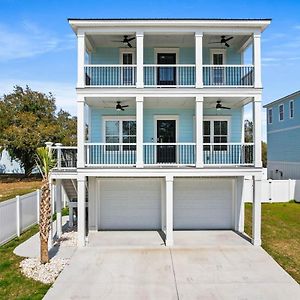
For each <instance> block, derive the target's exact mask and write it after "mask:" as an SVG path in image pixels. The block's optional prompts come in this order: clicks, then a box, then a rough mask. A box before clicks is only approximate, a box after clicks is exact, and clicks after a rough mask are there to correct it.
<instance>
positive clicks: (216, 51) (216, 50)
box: [209, 48, 241, 66]
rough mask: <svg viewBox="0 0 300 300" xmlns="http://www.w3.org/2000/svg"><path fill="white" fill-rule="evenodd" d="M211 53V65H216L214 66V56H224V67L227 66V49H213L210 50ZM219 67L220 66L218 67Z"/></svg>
mask: <svg viewBox="0 0 300 300" xmlns="http://www.w3.org/2000/svg"><path fill="white" fill-rule="evenodd" d="M209 51H210V64H211V65H214V64H213V57H214V54H222V55H223V64H222V66H223V65H226V61H227V57H226V54H227V52H226V49H221V48H212V49H209ZM216 66H218V65H216ZM238 66H241V65H238Z"/></svg>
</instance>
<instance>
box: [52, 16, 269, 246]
mask: <svg viewBox="0 0 300 300" xmlns="http://www.w3.org/2000/svg"><path fill="white" fill-rule="evenodd" d="M69 23H70V25H71V27H72V29H73V31H74V32H75V34H76V36H77V43H78V60H77V72H78V73H77V76H78V81H77V88H76V91H77V117H78V146H77V148H76V149H73V148H72V147H64V146H62V145H56V146H53V148H54V149H55V151H56V152H57V155H58V166H57V168H56V169H55V170H54V171H53V172H52V179H53V180H55V182H56V190H57V191H58V192H57V193H56V195H57V197H58V198H59V195H60V188H61V185H62V184H63V185H64V184H67V183H68V186H69V187H70V186H71V187H72V184H70V181H71V182H72V183H73V186H74V190H76V191H77V198H78V245H79V246H84V245H85V243H86V237H88V234H89V232H90V231H98V230H162V231H163V232H164V233H165V243H166V245H167V246H170V245H173V243H174V239H173V231H174V230H193V229H195V230H200V229H229V230H236V231H237V232H243V231H244V205H243V196H242V195H243V183H244V178H245V176H252V177H253V179H254V205H253V220H254V221H253V240H252V242H253V244H255V245H260V243H261V236H260V222H261V220H260V210H261V203H260V201H261V195H260V193H261V178H262V162H261V111H262V108H261V93H262V83H261V50H260V49H261V32H263V31H264V29H265V28H266V27H267V26H268V25H269V24H270V20H261V19H252V20H249V19H245V20H240V19H236V20H232V19H228V20H221V19H70V20H69ZM249 47H250V48H249ZM246 49H249V51H250V50H251V51H252V52H253V56H252V57H253V61H252V63H251V64H247V65H245V64H244V53H245V51H246ZM249 103H251V104H252V108H253V122H254V143H245V142H244V133H243V127H244V120H243V110H244V106H245V105H247V104H249ZM76 151H77V162H76ZM86 201H87V204H86V203H85V202H86ZM86 205H87V206H88V213H86V209H85V206H86ZM58 210H59V211H60V207H58ZM58 222H59V221H58ZM58 224H59V223H58ZM59 227H60V226H59Z"/></svg>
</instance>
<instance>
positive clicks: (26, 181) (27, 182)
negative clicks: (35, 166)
mask: <svg viewBox="0 0 300 300" xmlns="http://www.w3.org/2000/svg"><path fill="white" fill-rule="evenodd" d="M40 187H41V180H40V179H39V178H36V177H29V178H24V177H23V176H9V177H6V176H0V202H1V201H5V200H8V199H11V198H14V197H16V196H17V195H20V196H21V195H24V194H27V193H30V192H33V191H35V190H36V189H38V188H40Z"/></svg>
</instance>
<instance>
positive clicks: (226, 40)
mask: <svg viewBox="0 0 300 300" xmlns="http://www.w3.org/2000/svg"><path fill="white" fill-rule="evenodd" d="M232 39H233V36H231V37H229V38H227V39H225V42H228V41H230V40H232Z"/></svg>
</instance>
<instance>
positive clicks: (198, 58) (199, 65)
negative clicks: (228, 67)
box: [195, 32, 203, 88]
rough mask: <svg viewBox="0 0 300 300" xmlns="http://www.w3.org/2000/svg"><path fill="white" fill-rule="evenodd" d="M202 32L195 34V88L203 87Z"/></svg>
mask: <svg viewBox="0 0 300 300" xmlns="http://www.w3.org/2000/svg"><path fill="white" fill-rule="evenodd" d="M202 41H203V32H195V62H196V88H202V87H203V54H202V52H203V50H202V49H203V46H202V44H203V42H202Z"/></svg>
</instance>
